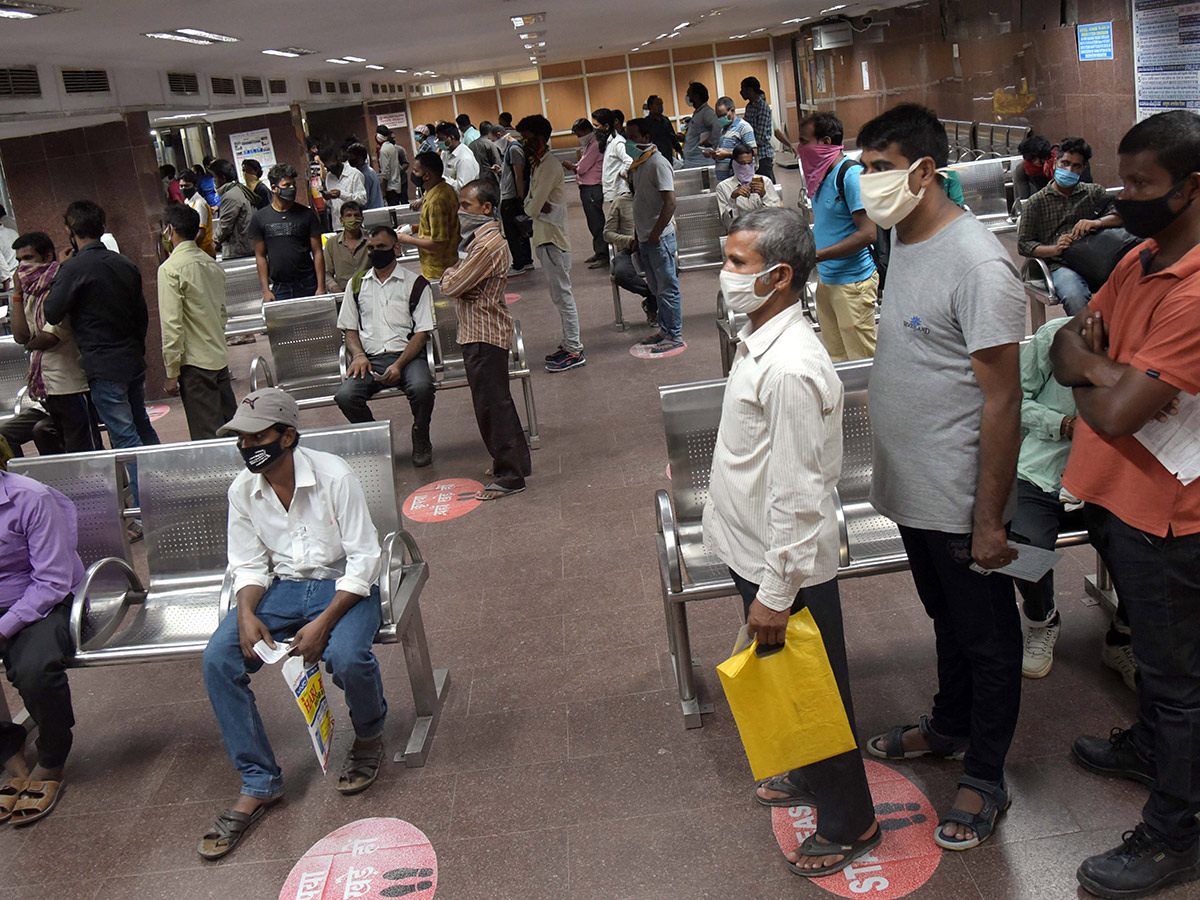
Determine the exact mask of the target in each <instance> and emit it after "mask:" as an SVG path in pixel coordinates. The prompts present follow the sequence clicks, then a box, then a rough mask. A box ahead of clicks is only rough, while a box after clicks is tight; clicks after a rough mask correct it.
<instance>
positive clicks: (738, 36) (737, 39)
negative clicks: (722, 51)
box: [729, 34, 748, 41]
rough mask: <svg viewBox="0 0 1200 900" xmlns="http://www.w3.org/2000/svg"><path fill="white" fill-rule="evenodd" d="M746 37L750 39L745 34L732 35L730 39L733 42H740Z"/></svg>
mask: <svg viewBox="0 0 1200 900" xmlns="http://www.w3.org/2000/svg"><path fill="white" fill-rule="evenodd" d="M744 37H748V35H745V34H731V35H730V36H729V39H730V40H731V41H739V40H741V39H742V38H744Z"/></svg>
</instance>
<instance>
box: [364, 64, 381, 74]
mask: <svg viewBox="0 0 1200 900" xmlns="http://www.w3.org/2000/svg"><path fill="white" fill-rule="evenodd" d="M363 68H364V69H374V70H375V71H376V72H382V71H383V66H376V65H372V64H370V63H368V64H367V65H365V66H363Z"/></svg>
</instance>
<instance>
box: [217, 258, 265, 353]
mask: <svg viewBox="0 0 1200 900" xmlns="http://www.w3.org/2000/svg"><path fill="white" fill-rule="evenodd" d="M221 268H222V269H224V270H225V314H226V316H227V317H228V318H227V319H226V321H225V336H226V337H237V336H239V335H244V334H258V333H259V332H261V331H263V330H264V329H265V328H266V324H265V323H264V321H263V295H262V285H261V284H260V283H259V281H258V266H257V264H256V263H255V261H254V257H253V256H248V257H244V258H241V259H223V260H221Z"/></svg>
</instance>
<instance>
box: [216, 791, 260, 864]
mask: <svg viewBox="0 0 1200 900" xmlns="http://www.w3.org/2000/svg"><path fill="white" fill-rule="evenodd" d="M272 805H273V803H264V804H263V805H262V806H259V807H258V808H257V809H255V810H254V812H252V813H244V812H238V811H237V810H236V809H224V810H221V814H220V815H218V816H217V819H216V821H215V822H213V826H212V828H210V829H209V830H208V832H207V833H205V835H204V837H202V838H200V847H199V852H200V856H201V857H203V858H204V859H208V860H218V859H220V858H221V857H223V856H228V855H229V854H230V853H231V852H232V851H233V848H234V847H236V846H237V845H238V842H239V841H240V840H241V839H242V838H244V837H245V836H246V832H248V831H249V830H250V827H251V826H252V825H254V823H255V822H257V821H258V820H259V819H261V818H262V817H263V816H264V815H265V814H266V812H267V808H268V807H270V806H272Z"/></svg>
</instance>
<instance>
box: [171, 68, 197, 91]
mask: <svg viewBox="0 0 1200 900" xmlns="http://www.w3.org/2000/svg"><path fill="white" fill-rule="evenodd" d="M167 87H169V88H170V89H171V93H172V94H198V93H200V79H199V78H197V77H196V74H195V73H194V72H168V73H167Z"/></svg>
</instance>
